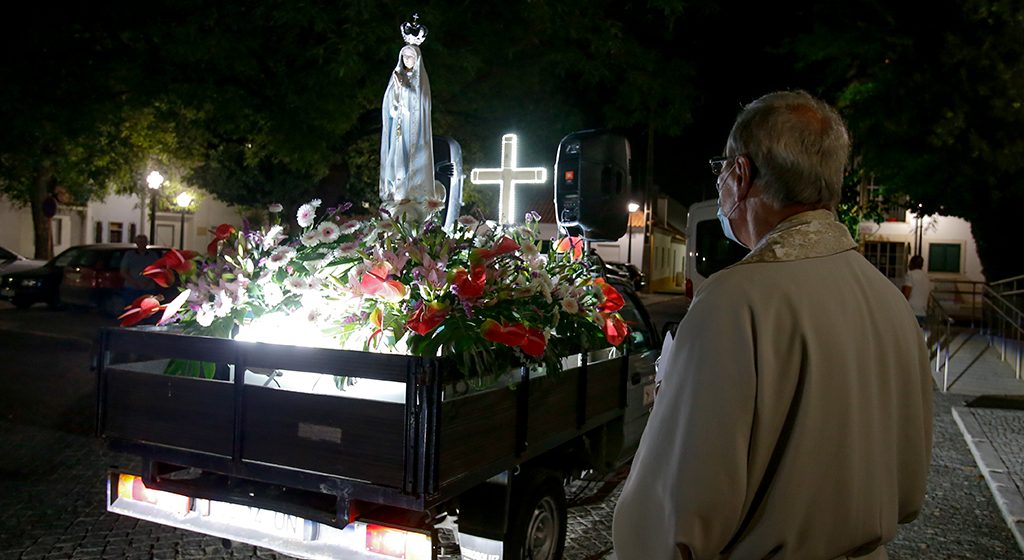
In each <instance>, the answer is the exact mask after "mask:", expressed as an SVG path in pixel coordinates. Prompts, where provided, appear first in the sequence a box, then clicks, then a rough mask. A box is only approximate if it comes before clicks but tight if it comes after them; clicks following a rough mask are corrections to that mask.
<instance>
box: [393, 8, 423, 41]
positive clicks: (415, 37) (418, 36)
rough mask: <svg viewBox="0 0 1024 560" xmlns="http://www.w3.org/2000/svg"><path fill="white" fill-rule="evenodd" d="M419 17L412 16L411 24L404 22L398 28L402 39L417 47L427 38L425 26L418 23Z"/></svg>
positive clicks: (417, 15)
mask: <svg viewBox="0 0 1024 560" xmlns="http://www.w3.org/2000/svg"><path fill="white" fill-rule="evenodd" d="M419 20H420V15H419V14H413V15H412V23H410V22H408V21H407V22H405V23H403V24H402V25H401V27H399V30H401V32H402V38H403V39H405V42H406V43H408V44H410V45H419V44H420V43H422V42H423V41H424V40H425V39H426V38H427V26H425V25H423V24H421V23H420V21H419Z"/></svg>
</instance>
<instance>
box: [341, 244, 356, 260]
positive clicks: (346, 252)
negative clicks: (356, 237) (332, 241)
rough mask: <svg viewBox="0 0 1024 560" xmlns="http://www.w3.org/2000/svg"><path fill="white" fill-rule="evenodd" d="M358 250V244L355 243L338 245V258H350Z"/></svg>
mask: <svg viewBox="0 0 1024 560" xmlns="http://www.w3.org/2000/svg"><path fill="white" fill-rule="evenodd" d="M358 250H359V243H358V242H356V241H346V242H345V243H342V244H341V245H338V256H340V257H351V256H352V255H355V254H356V251H358Z"/></svg>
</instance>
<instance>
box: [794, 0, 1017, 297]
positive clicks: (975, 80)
mask: <svg viewBox="0 0 1024 560" xmlns="http://www.w3.org/2000/svg"><path fill="white" fill-rule="evenodd" d="M815 17H816V21H818V25H817V26H816V30H815V32H813V33H810V34H808V35H805V36H803V37H802V38H800V39H799V40H796V41H794V42H793V43H792V48H793V49H794V50H795V51H796V52H798V53H799V54H800V55H801V58H802V59H803V60H804V64H805V65H804V69H805V70H806V71H807V72H808V73H813V74H816V75H819V76H824V77H825V78H826V80H827V82H826V87H827V89H828V90H829V91H830V92H831V95H832V96H833V98H834V99H835V100H836V101H837V105H838V107H839V108H840V110H841V111H842V113H843V114H844V116H845V117H846V119H847V120H848V122H849V125H850V129H851V131H852V133H853V137H854V148H855V151H856V155H857V158H856V159H857V161H858V164H859V165H858V170H859V171H862V172H868V173H872V174H874V176H875V178H876V180H877V182H878V183H879V184H882V185H885V186H887V187H888V188H889V189H891V190H892V191H894V192H897V193H903V194H906V195H908V196H909V197H910V199H911V201H912V202H913V203H914V205H915V206H916V205H920V207H921V208H922V210H923V211H924V212H925V213H942V214H945V215H952V216H960V217H963V218H964V219H966V220H968V221H970V222H971V223H972V233H973V235H974V238H975V240H976V242H977V245H978V252H979V256H980V258H981V261H982V265H983V267H984V271H985V274H986V276H987V277H988V279H989V280H997V279H1000V278H1004V277H1007V276H1011V275H1015V274H1020V273H1024V262H1021V261H1020V260H1019V259H1010V258H1007V256H1008V255H1010V254H1014V253H1015V252H1017V248H1016V247H1015V245H1016V242H1015V237H1016V236H1015V235H1014V234H1013V232H1011V230H1009V227H1010V224H1012V223H1013V220H1014V215H1015V214H1017V213H1019V209H1020V208H1021V205H1022V204H1024V137H1022V136H1021V134H1020V130H1021V129H1022V127H1024V111H1022V110H1021V108H1022V107H1021V99H1022V94H1024V70H1022V68H1024V67H1022V65H1021V61H1022V60H1024V26H1022V25H1021V22H1022V21H1024V5H1021V4H1020V3H1017V2H1009V1H1004V2H983V1H980V0H972V1H967V2H955V1H952V0H943V1H939V2H934V3H932V4H930V5H929V6H928V22H929V23H928V24H924V23H923V22H924V20H922V19H921V14H920V12H919V10H917V9H916V7H914V6H911V5H903V4H899V3H895V4H885V5H879V4H877V3H875V2H870V1H862V2H850V3H845V4H843V5H842V6H830V7H829V8H828V9H827V10H825V9H823V10H822V11H820V12H819V13H817V14H816V15H815Z"/></svg>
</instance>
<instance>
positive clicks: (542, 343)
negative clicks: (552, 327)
mask: <svg viewBox="0 0 1024 560" xmlns="http://www.w3.org/2000/svg"><path fill="white" fill-rule="evenodd" d="M547 345H548V341H547V340H546V339H545V338H544V331H542V330H540V329H533V328H527V329H526V341H525V342H524V343H523V344H521V345H520V346H519V347H520V348H522V350H523V352H525V353H526V354H528V355H530V356H533V357H534V358H539V357H541V356H543V355H544V348H545V347H546V346H547Z"/></svg>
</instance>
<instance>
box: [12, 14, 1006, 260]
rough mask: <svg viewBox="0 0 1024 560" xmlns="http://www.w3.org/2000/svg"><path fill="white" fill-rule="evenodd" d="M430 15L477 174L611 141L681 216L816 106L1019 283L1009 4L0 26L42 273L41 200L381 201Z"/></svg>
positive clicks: (248, 17)
mask: <svg viewBox="0 0 1024 560" xmlns="http://www.w3.org/2000/svg"><path fill="white" fill-rule="evenodd" d="M32 10H35V13H32ZM416 10H419V15H420V18H421V21H422V22H423V23H425V24H426V25H427V27H428V28H429V35H428V37H427V41H426V43H425V44H424V46H423V52H424V61H425V65H426V69H427V72H428V73H429V75H430V79H431V86H432V94H433V98H434V103H433V120H434V126H433V128H434V133H435V134H443V135H447V136H452V137H454V138H456V139H458V140H459V141H460V142H461V143H462V146H463V149H464V156H465V161H466V162H467V164H468V165H470V166H472V165H490V164H491V163H492V162H494V161H496V160H497V158H498V150H499V141H498V139H499V138H500V136H501V134H503V133H505V132H510V131H511V132H519V133H520V134H521V135H524V136H525V137H526V138H528V141H529V143H528V144H524V145H523V148H522V149H521V153H520V160H521V161H522V162H524V163H529V164H531V165H536V164H547V165H550V164H551V163H552V162H553V157H554V153H555V147H556V146H557V143H558V141H559V140H560V139H561V138H562V137H563V136H564V135H566V134H568V133H570V132H573V131H576V130H582V129H587V128H609V127H611V128H615V129H617V130H620V131H622V132H624V133H625V134H627V135H628V136H629V138H630V140H631V141H632V142H633V155H634V168H636V169H638V171H639V172H638V173H636V174H635V175H636V177H635V178H636V179H638V180H639V181H638V182H640V183H646V181H647V180H648V179H651V180H652V181H653V182H655V183H657V184H658V185H659V186H660V188H661V189H662V190H663V191H665V192H668V193H669V194H673V195H674V196H676V197H677V198H679V199H680V200H681V201H682V202H684V203H689V202H693V201H696V200H700V199H702V198H705V197H708V196H714V193H713V190H711V189H712V187H713V181H712V178H711V177H710V175H709V174H708V173H707V170H706V164H705V162H706V160H707V157H708V156H711V155H715V154H717V153H718V152H720V150H721V147H722V145H723V144H724V141H725V137H726V135H727V134H728V129H729V126H731V123H732V120H733V118H734V117H735V114H736V112H737V111H738V110H739V109H740V108H741V106H742V105H743V104H744V103H746V102H749V101H750V100H752V99H754V98H756V97H758V96H759V95H761V94H764V93H767V92H769V91H773V90H778V89H794V88H800V89H806V90H808V91H810V92H811V93H813V94H816V95H819V96H821V97H824V98H825V99H826V100H828V101H831V102H833V103H835V104H836V105H837V106H838V107H839V109H840V111H841V112H842V113H843V115H844V117H845V118H846V119H847V121H848V123H849V125H850V128H851V131H852V132H853V135H854V148H855V161H856V162H857V168H856V169H854V170H853V172H854V173H855V174H871V175H872V176H873V177H875V180H876V182H878V183H880V184H882V185H884V186H885V187H886V188H887V189H888V190H889V191H890V192H891V193H894V194H906V195H909V196H910V198H911V199H912V200H913V202H914V204H915V205H918V204H919V205H920V206H919V209H920V211H921V212H925V213H933V212H942V213H944V214H949V215H955V216H962V217H964V218H965V219H967V220H970V221H971V222H972V224H973V228H974V235H975V239H976V240H977V243H978V248H979V252H980V254H981V258H982V262H983V264H984V266H985V271H986V274H987V275H988V277H989V278H990V279H995V278H1001V277H1005V276H1007V275H1010V274H1012V273H1020V272H1024V265H1021V264H1017V263H1012V262H1009V261H1010V259H1007V258H1005V255H1008V254H1011V252H1012V251H1013V250H1014V247H1013V245H1012V240H1013V236H1011V235H1008V234H1007V233H1006V227H1007V226H1006V224H1008V223H1011V222H1010V213H1011V212H1013V211H1014V210H1015V209H1016V208H1017V207H1019V205H1020V203H1021V202H1024V194H1022V190H1024V187H1022V186H1021V179H1022V166H1024V157H1021V156H1022V155H1024V154H1022V153H1021V152H1022V151H1024V140H1022V139H1021V138H1020V135H1019V134H1018V133H1017V131H1018V130H1019V128H1020V124H1021V122H1020V121H1021V120H1022V119H1024V113H1022V111H1021V107H1020V103H1021V101H1020V99H1021V95H1020V94H1021V89H1022V88H1024V83H1022V74H1021V73H1022V72H1024V70H1022V68H1024V65H1022V64H1021V62H1022V58H1024V40H1022V39H1024V37H1022V34H1024V25H1022V18H1024V8H1022V7H1021V6H1020V5H1019V3H1016V2H1012V1H1010V0H999V1H982V0H967V1H965V2H957V1H954V0H938V1H937V2H934V3H933V4H931V5H930V6H929V17H928V18H921V17H920V14H919V13H918V12H917V11H915V10H914V9H912V8H911V7H909V6H904V5H900V4H899V3H896V4H892V3H883V2H878V1H877V0H854V1H852V2H846V3H843V4H841V5H836V4H835V3H832V2H818V3H807V2H798V1H796V0H782V1H780V2H777V3H772V4H770V5H768V4H762V5H753V6H752V5H750V4H749V3H745V2H739V1H738V0H723V1H722V2H716V3H707V2H682V1H675V0H650V1H648V2H632V1H627V2H615V1H612V0H598V1H586V0H561V1H554V0H537V1H532V2H515V3H499V4H486V3H478V2H461V3H456V4H454V5H452V4H448V5H444V6H442V5H440V4H429V5H426V6H420V5H418V4H414V3H412V2H404V1H384V2H334V3H328V2H302V3H295V2H289V1H286V0H258V1H248V2H242V1H240V0H229V1H226V2H216V3H210V2H202V1H200V0H179V1H175V2H170V1H169V0H156V1H154V2H149V3H146V4H144V5H139V4H137V3H127V2H117V1H113V2H106V3H101V4H99V5H96V4H92V5H88V6H86V5H80V6H73V7H70V8H69V9H67V10H64V11H59V12H54V11H53V10H48V8H46V7H45V6H42V5H40V6H37V7H35V8H32V9H30V10H29V12H28V13H27V15H25V16H23V17H22V18H20V19H14V18H10V19H8V20H6V21H5V23H4V24H3V25H4V31H5V33H4V37H3V39H2V40H3V41H4V47H5V49H4V53H3V54H2V55H0V61H2V63H0V81H2V82H3V83H4V84H5V87H4V88H3V89H2V90H0V116H2V117H3V122H4V123H5V127H4V128H3V130H2V131H0V193H3V194H4V195H5V196H7V197H8V198H9V199H11V200H13V201H15V202H16V203H22V204H28V205H30V206H31V207H32V208H33V215H34V217H37V228H36V230H37V234H36V235H37V244H36V245H37V255H41V254H43V253H42V252H41V251H40V249H38V248H39V247H40V245H41V244H42V243H40V240H44V239H45V234H46V231H45V224H44V220H43V218H42V211H41V204H42V200H43V199H44V198H45V197H46V196H47V195H51V194H52V193H54V192H56V191H57V190H64V191H67V192H70V193H72V195H73V198H75V199H77V200H85V199H88V198H89V197H92V196H97V195H98V194H100V193H104V192H107V191H108V190H110V189H114V190H119V191H122V192H131V191H133V190H135V189H137V188H139V186H140V185H141V184H142V177H144V175H145V174H146V173H147V172H148V170H149V168H150V167H152V166H157V167H160V166H164V167H167V168H174V169H176V170H181V171H180V173H181V174H182V176H183V179H184V180H185V181H187V182H189V183H191V184H194V185H196V186H199V187H201V188H203V189H204V190H206V191H208V192H210V193H212V194H213V195H215V196H216V197H218V198H220V199H221V200H223V201H225V202H228V203H230V204H235V205H254V206H262V205H265V204H267V203H270V202H281V203H284V204H286V205H289V206H294V205H296V204H298V203H300V202H302V201H304V200H306V199H308V198H310V197H312V196H317V197H319V198H322V199H324V200H325V202H328V203H332V202H335V201H341V200H347V201H352V202H354V203H356V204H357V206H358V204H359V203H360V202H368V203H369V202H372V201H374V200H376V192H377V165H378V161H377V159H378V155H377V154H378V151H379V133H380V128H379V127H380V102H381V97H382V94H383V91H384V88H385V86H386V84H387V80H388V75H389V73H390V71H391V70H392V69H393V68H394V66H395V64H396V60H397V54H398V50H399V48H400V47H401V46H402V43H401V38H400V36H399V33H398V26H399V24H400V23H401V22H403V21H405V20H407V19H408V18H409V17H410V16H411V14H412V13H413V12H414V11H416ZM648 139H654V141H655V142H654V146H656V148H655V151H654V154H655V155H656V157H655V158H654V162H655V168H654V175H653V177H648V176H646V173H647V171H648V169H647V168H646V166H645V165H644V163H645V161H646V156H647V153H646V152H647V150H648V147H649V145H648ZM40 224H42V225H40ZM44 249H45V248H44Z"/></svg>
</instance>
